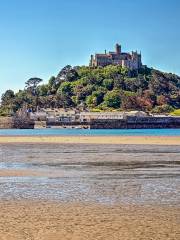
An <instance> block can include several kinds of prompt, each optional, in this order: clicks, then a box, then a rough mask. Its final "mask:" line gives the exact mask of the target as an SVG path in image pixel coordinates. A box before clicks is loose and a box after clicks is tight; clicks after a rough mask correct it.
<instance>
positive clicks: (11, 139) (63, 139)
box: [0, 136, 180, 145]
mask: <svg viewBox="0 0 180 240" xmlns="http://www.w3.org/2000/svg"><path fill="white" fill-rule="evenodd" d="M1 143H69V144H85V143H86V144H151V145H180V136H0V144H1Z"/></svg>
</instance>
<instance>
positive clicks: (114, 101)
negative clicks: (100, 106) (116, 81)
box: [104, 90, 121, 108]
mask: <svg viewBox="0 0 180 240" xmlns="http://www.w3.org/2000/svg"><path fill="white" fill-rule="evenodd" d="M104 104H105V105H106V106H107V107H111V108H120V104H121V99H120V94H119V91H116V90H113V91H110V92H107V93H106V95H105V96H104Z"/></svg>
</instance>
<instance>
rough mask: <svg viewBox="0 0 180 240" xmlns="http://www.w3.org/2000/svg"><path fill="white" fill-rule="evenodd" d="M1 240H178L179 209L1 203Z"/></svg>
mask: <svg viewBox="0 0 180 240" xmlns="http://www.w3.org/2000/svg"><path fill="white" fill-rule="evenodd" d="M0 208H1V211H0V239H2V240H30V239H31V240H60V239H63V240H70V239H72V240H87V239H88V240H104V239H106V240H120V239H123V240H136V239H137V240H149V239H153V240H156V239H157V240H165V239H166V240H178V239H179V237H180V228H179V226H180V225H179V224H180V216H179V212H180V208H179V207H167V206H166V207H163V206H161V207H160V206H147V207H144V206H139V207H137V206H111V207H107V206H103V205H93V204H62V203H47V202H32V201H31V202H28V201H19V202H0Z"/></svg>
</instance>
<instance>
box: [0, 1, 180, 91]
mask: <svg viewBox="0 0 180 240" xmlns="http://www.w3.org/2000/svg"><path fill="white" fill-rule="evenodd" d="M116 42H119V43H121V44H122V48H123V50H124V51H131V50H136V49H137V50H138V51H140V50H141V51H142V56H143V63H144V64H147V65H148V66H150V67H154V68H158V69H161V70H164V71H167V72H173V73H177V74H180V1H179V0H123V1H122V0H111V1H110V0H69V1H68V0H65V1H64V0H27V1H26V0H0V94H2V92H4V91H5V90H6V89H13V90H18V89H19V88H23V87H24V82H25V81H26V80H28V79H29V78H30V77H35V76H37V77H40V78H43V79H44V80H45V82H47V80H48V78H49V77H50V76H52V75H56V74H57V73H58V71H59V70H60V69H61V68H62V67H63V66H65V65H67V64H71V65H86V64H88V62H89V56H90V54H91V53H94V52H102V51H104V49H107V50H111V49H113V47H114V45H115V43H116Z"/></svg>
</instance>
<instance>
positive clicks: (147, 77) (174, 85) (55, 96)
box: [0, 65, 180, 116]
mask: <svg viewBox="0 0 180 240" xmlns="http://www.w3.org/2000/svg"><path fill="white" fill-rule="evenodd" d="M37 106H38V107H39V108H62V107H63V108H76V109H79V110H84V109H88V110H93V111H111V110H143V111H146V112H153V113H164V112H172V111H173V110H174V109H179V108H180V77H179V76H177V75H174V74H171V73H163V72H160V71H158V70H154V69H150V68H147V67H146V68H144V69H141V70H139V73H137V72H135V71H129V70H128V69H125V68H122V67H120V66H107V67H104V68H90V67H86V66H82V67H71V66H69V65H68V66H66V67H64V68H63V69H62V70H61V71H60V72H59V74H58V75H57V76H56V77H54V76H53V77H51V78H50V79H49V81H48V83H43V80H42V79H40V78H31V79H29V80H28V81H27V82H26V83H25V88H24V89H23V90H19V91H18V92H17V93H14V92H13V91H12V90H7V91H6V92H5V93H4V94H3V95H2V97H1V106H0V115H1V116H6V115H13V114H14V113H16V112H17V111H18V110H20V109H22V108H29V109H32V110H33V111H35V110H36V108H37Z"/></svg>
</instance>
